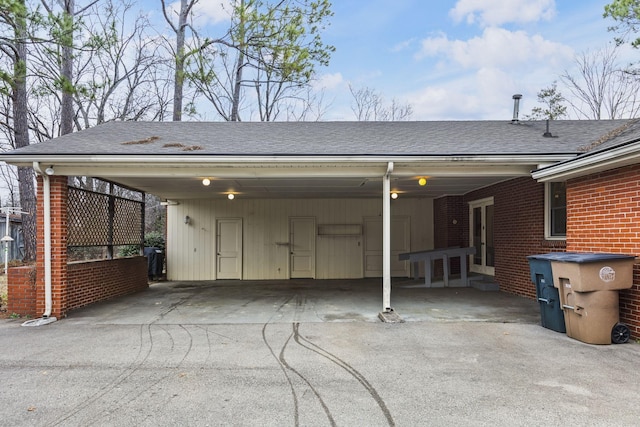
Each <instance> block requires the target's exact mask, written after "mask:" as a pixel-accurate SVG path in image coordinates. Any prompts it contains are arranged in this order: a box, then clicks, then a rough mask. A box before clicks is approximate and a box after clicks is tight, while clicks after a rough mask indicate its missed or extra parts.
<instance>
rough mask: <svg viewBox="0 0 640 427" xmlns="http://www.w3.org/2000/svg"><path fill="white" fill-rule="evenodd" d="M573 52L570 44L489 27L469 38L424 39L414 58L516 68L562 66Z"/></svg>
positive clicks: (468, 66) (467, 65)
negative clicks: (545, 65)
mask: <svg viewBox="0 0 640 427" xmlns="http://www.w3.org/2000/svg"><path fill="white" fill-rule="evenodd" d="M573 55H574V52H573V49H571V48H570V47H568V46H565V45H563V44H561V43H556V42H552V41H549V40H545V39H544V38H543V37H542V36H540V35H533V36H531V35H529V34H527V33H526V32H525V31H509V30H505V29H503V28H495V27H489V28H485V29H484V31H483V33H482V35H481V36H478V37H474V38H472V39H469V40H449V39H448V38H447V36H446V35H440V36H437V37H432V38H427V39H424V40H423V41H422V49H421V50H420V52H418V54H417V55H416V57H417V58H418V59H422V58H425V57H440V58H444V60H446V61H447V62H450V63H452V64H455V65H458V66H461V67H463V68H492V67H500V68H505V69H516V68H520V67H528V68H530V67H536V64H541V63H545V64H547V65H552V66H553V65H555V66H560V67H562V66H563V65H564V64H566V63H567V62H568V61H571V59H572V58H573Z"/></svg>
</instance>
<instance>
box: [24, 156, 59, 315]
mask: <svg viewBox="0 0 640 427" xmlns="http://www.w3.org/2000/svg"><path fill="white" fill-rule="evenodd" d="M33 170H35V171H36V173H37V174H38V175H40V176H42V184H43V187H42V192H43V202H44V213H43V214H44V217H43V222H44V313H43V314H42V318H41V319H33V320H29V321H26V322H24V323H23V324H22V326H40V325H46V324H48V323H51V322H55V321H56V320H57V319H56V318H55V317H51V309H52V306H53V303H52V298H51V184H50V182H49V175H47V174H46V173H45V172H44V171H43V170H42V169H41V168H40V163H38V162H33Z"/></svg>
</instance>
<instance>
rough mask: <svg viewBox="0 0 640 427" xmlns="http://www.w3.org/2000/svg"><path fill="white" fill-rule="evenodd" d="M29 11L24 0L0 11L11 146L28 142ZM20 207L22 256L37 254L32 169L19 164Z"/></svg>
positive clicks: (0, 44) (15, 0)
mask: <svg viewBox="0 0 640 427" xmlns="http://www.w3.org/2000/svg"><path fill="white" fill-rule="evenodd" d="M28 17H29V11H28V9H27V7H26V5H25V1H24V0H13V1H12V2H11V7H8V8H6V9H5V8H3V9H2V10H1V11H0V25H1V26H2V27H3V28H4V30H5V31H3V34H11V36H8V37H7V36H2V37H1V38H0V50H1V51H2V52H3V53H4V54H5V55H7V57H8V58H10V61H9V64H8V65H9V66H10V67H11V69H10V70H7V71H2V72H0V78H1V79H2V83H3V92H5V93H6V94H7V95H8V97H9V102H10V103H11V113H10V114H11V117H7V119H8V120H7V121H6V122H5V126H7V128H9V129H10V130H9V134H10V135H11V136H12V142H13V146H14V148H20V147H26V146H27V145H29V115H28V107H27V105H28V104H27V43H28V40H29V35H28V22H27V20H28ZM18 182H19V191H20V207H21V208H22V210H23V211H24V212H27V213H25V214H23V215H22V227H23V232H24V236H25V247H24V259H25V260H26V261H32V260H35V257H36V216H35V211H36V198H35V186H34V179H33V171H32V169H31V168H26V167H19V168H18Z"/></svg>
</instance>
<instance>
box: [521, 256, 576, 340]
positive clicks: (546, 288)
mask: <svg viewBox="0 0 640 427" xmlns="http://www.w3.org/2000/svg"><path fill="white" fill-rule="evenodd" d="M557 257H558V253H549V254H540V255H531V256H528V257H527V259H528V260H529V268H530V271H531V281H532V282H533V283H534V284H535V285H536V297H537V298H538V303H539V304H540V321H541V325H542V326H543V327H545V328H547V329H551V330H553V331H556V332H567V329H566V327H565V323H564V313H563V311H562V305H561V304H560V295H559V292H558V288H556V287H555V286H553V272H552V270H551V261H552V260H554V259H557Z"/></svg>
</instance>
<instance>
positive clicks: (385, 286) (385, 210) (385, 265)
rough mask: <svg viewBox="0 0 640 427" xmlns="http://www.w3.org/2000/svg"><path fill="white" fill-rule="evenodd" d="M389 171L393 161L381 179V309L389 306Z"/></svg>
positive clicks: (389, 310) (383, 309)
mask: <svg viewBox="0 0 640 427" xmlns="http://www.w3.org/2000/svg"><path fill="white" fill-rule="evenodd" d="M391 172H393V162H389V163H387V173H386V174H385V175H384V179H383V180H382V183H383V184H382V311H383V312H385V313H389V312H391V311H393V309H392V308H391Z"/></svg>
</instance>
